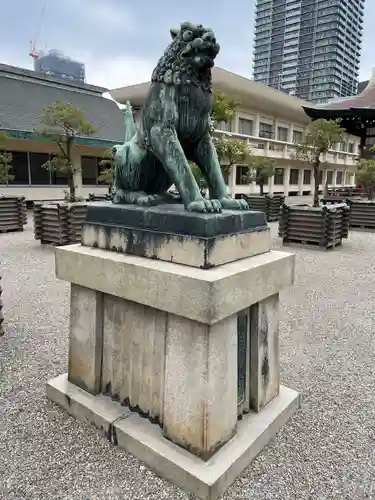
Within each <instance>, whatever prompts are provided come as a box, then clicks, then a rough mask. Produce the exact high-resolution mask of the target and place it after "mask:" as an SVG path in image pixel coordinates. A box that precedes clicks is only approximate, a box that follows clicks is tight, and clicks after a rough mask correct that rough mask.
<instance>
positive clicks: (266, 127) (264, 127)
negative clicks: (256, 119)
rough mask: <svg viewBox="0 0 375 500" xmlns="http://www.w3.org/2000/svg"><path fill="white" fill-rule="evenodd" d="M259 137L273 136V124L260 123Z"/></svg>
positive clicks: (270, 137)
mask: <svg viewBox="0 0 375 500" xmlns="http://www.w3.org/2000/svg"><path fill="white" fill-rule="evenodd" d="M259 137H265V138H266V139H272V138H273V132H272V125H271V124H270V123H262V122H260V123H259Z"/></svg>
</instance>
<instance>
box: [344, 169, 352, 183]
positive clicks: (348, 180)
mask: <svg viewBox="0 0 375 500" xmlns="http://www.w3.org/2000/svg"><path fill="white" fill-rule="evenodd" d="M351 183H352V174H350V173H349V172H347V173H346V176H345V184H349V185H350V184H351Z"/></svg>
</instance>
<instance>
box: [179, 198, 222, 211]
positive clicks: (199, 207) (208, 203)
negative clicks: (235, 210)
mask: <svg viewBox="0 0 375 500" xmlns="http://www.w3.org/2000/svg"><path fill="white" fill-rule="evenodd" d="M186 210H188V211H189V212H221V203H220V202H219V200H204V199H202V200H198V201H192V202H191V203H189V204H188V206H187V207H186Z"/></svg>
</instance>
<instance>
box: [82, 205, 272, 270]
mask: <svg viewBox="0 0 375 500" xmlns="http://www.w3.org/2000/svg"><path fill="white" fill-rule="evenodd" d="M82 244H83V245H84V246H88V247H96V248H102V249H104V250H110V251H115V252H120V253H126V254H128V255H137V256H139V257H148V258H152V259H157V260H162V261H167V262H174V263H177V264H185V265H188V266H193V267H199V268H203V269H208V268H211V267H215V266H219V265H222V264H226V263H228V262H234V261H236V260H239V259H244V258H246V257H251V256H252V255H258V254H261V253H264V252H268V251H269V249H270V232H269V228H268V227H267V225H266V221H265V216H264V214H263V213H262V212H251V211H244V212H233V211H229V210H225V211H224V212H222V213H220V214H215V215H213V214H207V213H191V212H186V211H185V210H184V208H183V207H182V206H180V205H161V206H156V207H137V206H132V205H126V206H122V205H109V204H104V203H93V204H90V205H89V208H88V214H87V218H86V221H85V223H84V224H83V231H82Z"/></svg>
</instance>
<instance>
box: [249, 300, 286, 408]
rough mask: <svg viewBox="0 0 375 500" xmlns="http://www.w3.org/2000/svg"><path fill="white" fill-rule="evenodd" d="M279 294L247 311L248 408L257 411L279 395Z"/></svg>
mask: <svg viewBox="0 0 375 500" xmlns="http://www.w3.org/2000/svg"><path fill="white" fill-rule="evenodd" d="M279 387H280V362H279V294H275V295H272V296H271V297H267V298H266V299H264V300H262V301H260V302H258V303H256V304H253V305H252V306H251V308H250V407H251V409H253V410H254V411H260V410H261V409H262V408H263V407H264V406H265V405H266V404H267V403H269V402H270V401H271V400H272V399H273V398H274V397H276V396H277V395H278V393H279Z"/></svg>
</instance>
